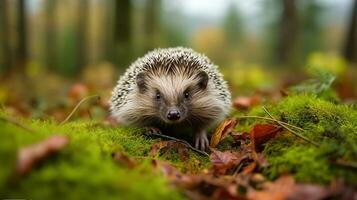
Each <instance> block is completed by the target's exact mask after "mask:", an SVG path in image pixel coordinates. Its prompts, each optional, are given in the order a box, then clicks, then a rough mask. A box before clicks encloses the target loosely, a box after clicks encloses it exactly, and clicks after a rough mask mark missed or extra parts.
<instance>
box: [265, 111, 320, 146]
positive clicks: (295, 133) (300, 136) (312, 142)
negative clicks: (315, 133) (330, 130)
mask: <svg viewBox="0 0 357 200" xmlns="http://www.w3.org/2000/svg"><path fill="white" fill-rule="evenodd" d="M263 110H264V111H265V112H266V113H267V114H268V115H269V116H270V117H271V118H272V119H274V120H276V119H275V118H274V117H273V115H272V114H270V112H269V111H268V110H267V109H266V108H265V107H264V106H263ZM277 123H278V124H279V125H280V126H282V127H284V128H285V129H286V130H288V131H290V132H291V133H292V134H294V135H295V136H297V137H299V138H301V139H303V140H305V141H306V142H309V143H311V144H313V145H315V146H317V147H318V146H319V144H317V143H316V142H314V141H311V140H310V139H308V138H307V137H305V136H303V135H300V134H299V133H297V132H295V131H294V130H292V129H290V128H289V127H287V126H286V125H284V124H283V123H280V122H278V121H277Z"/></svg>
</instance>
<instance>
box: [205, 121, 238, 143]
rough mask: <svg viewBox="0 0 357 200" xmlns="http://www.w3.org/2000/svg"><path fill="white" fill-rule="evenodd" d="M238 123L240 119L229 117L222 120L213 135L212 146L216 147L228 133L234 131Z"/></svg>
mask: <svg viewBox="0 0 357 200" xmlns="http://www.w3.org/2000/svg"><path fill="white" fill-rule="evenodd" d="M237 123H238V121H237V120H235V119H227V120H224V121H223V122H221V123H220V124H219V125H218V127H217V128H216V130H215V132H214V133H213V135H212V137H211V142H210V147H212V148H214V147H216V146H217V145H218V144H219V142H220V141H222V140H223V139H224V138H225V137H226V136H227V135H228V133H230V132H232V130H233V129H234V127H235V126H236V125H237Z"/></svg>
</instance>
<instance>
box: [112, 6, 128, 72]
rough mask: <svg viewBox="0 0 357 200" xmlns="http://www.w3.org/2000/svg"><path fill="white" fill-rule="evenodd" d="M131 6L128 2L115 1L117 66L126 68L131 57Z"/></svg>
mask: <svg viewBox="0 0 357 200" xmlns="http://www.w3.org/2000/svg"><path fill="white" fill-rule="evenodd" d="M131 13H132V5H131V1H130V0H120V1H115V20H114V40H115V44H116V49H117V53H118V59H117V62H116V63H117V64H118V65H119V67H126V65H127V64H128V63H129V61H130V57H131V53H132V52H131V51H132V48H131V45H132V43H131V42H132V41H131V40H132V31H131V28H132V27H131V25H132V19H131Z"/></svg>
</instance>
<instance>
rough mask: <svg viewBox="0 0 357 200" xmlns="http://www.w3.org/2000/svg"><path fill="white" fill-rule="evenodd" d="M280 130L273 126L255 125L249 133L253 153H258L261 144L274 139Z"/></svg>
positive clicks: (261, 146)
mask: <svg viewBox="0 0 357 200" xmlns="http://www.w3.org/2000/svg"><path fill="white" fill-rule="evenodd" d="M280 130H282V128H281V126H278V125H273V124H257V125H255V126H254V127H253V129H252V130H251V131H250V139H251V142H252V145H253V147H254V149H255V151H257V152H260V151H262V149H263V144H265V143H266V142H268V141H269V140H270V139H272V138H274V137H275V135H276V134H277V133H278V132H279V131H280Z"/></svg>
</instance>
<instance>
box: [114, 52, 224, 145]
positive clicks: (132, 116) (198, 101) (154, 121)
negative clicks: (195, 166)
mask: <svg viewBox="0 0 357 200" xmlns="http://www.w3.org/2000/svg"><path fill="white" fill-rule="evenodd" d="M230 108H231V94H230V92H229V90H228V87H227V84H226V81H224V79H223V76H222V74H221V73H220V72H219V71H218V67H217V66H216V65H214V64H213V63H212V62H211V61H210V60H209V59H208V58H207V57H206V56H204V55H202V54H199V53H197V52H195V51H193V50H192V49H189V48H182V47H177V48H168V49H156V50H154V51H151V52H149V53H147V54H146V55H145V56H144V57H141V58H139V59H137V60H136V61H135V62H134V63H133V64H131V66H130V67H129V68H128V69H127V71H126V72H125V74H124V75H123V76H121V77H120V79H119V81H118V84H117V86H116V87H115V88H114V90H113V93H112V97H111V100H110V110H111V114H112V115H113V116H114V117H115V118H116V120H117V121H118V122H119V123H121V124H126V125H134V126H138V127H152V128H158V129H159V130H161V131H162V132H163V133H165V134H166V132H167V133H171V132H176V133H181V134H188V132H189V134H193V136H194V146H195V147H196V148H199V149H201V150H205V149H206V148H207V147H208V145H209V142H208V138H207V133H206V130H207V129H208V128H209V127H211V126H213V125H215V124H217V123H218V122H220V121H221V120H223V119H224V118H225V117H226V116H227V115H228V113H229V111H230Z"/></svg>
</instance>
